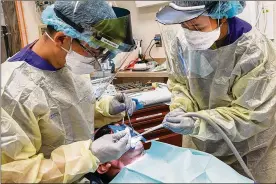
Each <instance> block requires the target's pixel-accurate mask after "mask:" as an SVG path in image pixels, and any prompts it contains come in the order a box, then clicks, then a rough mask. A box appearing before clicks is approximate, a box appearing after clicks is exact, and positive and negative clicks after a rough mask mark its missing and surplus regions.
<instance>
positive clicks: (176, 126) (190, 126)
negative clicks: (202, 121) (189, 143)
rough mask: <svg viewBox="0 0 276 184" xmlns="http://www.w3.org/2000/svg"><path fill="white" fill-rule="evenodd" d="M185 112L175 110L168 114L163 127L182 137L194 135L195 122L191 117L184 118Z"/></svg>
mask: <svg viewBox="0 0 276 184" xmlns="http://www.w3.org/2000/svg"><path fill="white" fill-rule="evenodd" d="M184 114H185V112H184V111H183V110H182V109H175V110H173V111H172V112H170V113H168V114H167V115H166V116H165V118H164V120H163V125H164V127H165V128H167V129H169V130H171V131H173V132H175V133H178V134H182V135H188V134H191V133H193V131H194V127H195V126H194V124H195V120H194V119H193V118H190V117H184Z"/></svg>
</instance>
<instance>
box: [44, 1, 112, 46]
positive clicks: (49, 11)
mask: <svg viewBox="0 0 276 184" xmlns="http://www.w3.org/2000/svg"><path fill="white" fill-rule="evenodd" d="M57 12H59V13H60V14H62V16H63V19H61V17H60V16H58V15H57ZM64 17H65V19H68V21H69V22H73V24H74V25H77V26H80V27H81V28H82V29H83V30H82V31H81V32H80V31H79V30H78V29H76V27H75V26H72V24H71V25H70V24H68V22H67V23H66V22H65V21H64ZM41 18H42V22H43V23H44V24H46V25H50V26H52V27H53V28H54V29H55V30H57V31H62V32H63V33H64V34H65V35H67V36H70V37H72V38H76V39H78V40H82V41H85V42H86V43H88V44H89V45H90V46H92V47H94V48H97V45H95V44H94V43H93V42H91V39H90V37H91V35H93V32H92V31H91V26H93V25H95V24H97V23H98V22H100V21H102V20H106V19H113V18H116V15H115V13H114V11H113V9H112V7H110V6H109V5H108V4H107V2H105V1H104V0H86V1H56V2H55V3H54V4H53V5H50V6H48V7H47V8H46V9H45V10H44V11H43V12H42V16H41Z"/></svg>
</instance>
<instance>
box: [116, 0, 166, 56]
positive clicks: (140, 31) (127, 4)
mask: <svg viewBox="0 0 276 184" xmlns="http://www.w3.org/2000/svg"><path fill="white" fill-rule="evenodd" d="M116 4H117V5H118V6H119V7H122V8H126V9H128V10H129V11H130V12H131V21H132V30H133V34H134V37H135V38H137V39H142V40H143V42H142V49H143V51H145V50H146V48H147V47H148V45H149V43H150V41H151V40H152V39H153V38H154V35H155V34H160V30H159V26H158V24H157V22H156V21H155V15H156V12H157V11H158V10H159V8H160V7H161V5H155V6H150V7H141V8H137V7H136V4H135V1H116ZM151 55H152V57H153V58H165V51H164V47H155V46H154V47H153V49H152V52H151ZM147 56H148V55H147Z"/></svg>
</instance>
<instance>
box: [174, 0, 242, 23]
mask: <svg viewBox="0 0 276 184" xmlns="http://www.w3.org/2000/svg"><path fill="white" fill-rule="evenodd" d="M172 3H174V4H176V5H178V6H181V7H192V6H200V5H205V7H206V8H208V10H207V12H208V15H209V16H210V17H211V18H213V19H222V18H232V17H234V16H236V15H238V14H240V13H241V12H242V11H243V9H244V8H245V5H246V4H245V1H183V0H173V1H172Z"/></svg>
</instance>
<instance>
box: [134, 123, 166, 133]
mask: <svg viewBox="0 0 276 184" xmlns="http://www.w3.org/2000/svg"><path fill="white" fill-rule="evenodd" d="M163 127H164V126H163V124H160V125H157V126H154V127H151V128H149V129H148V130H146V131H144V132H143V133H141V134H139V136H142V135H145V134H147V133H150V132H153V131H155V130H158V129H160V128H163Z"/></svg>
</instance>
